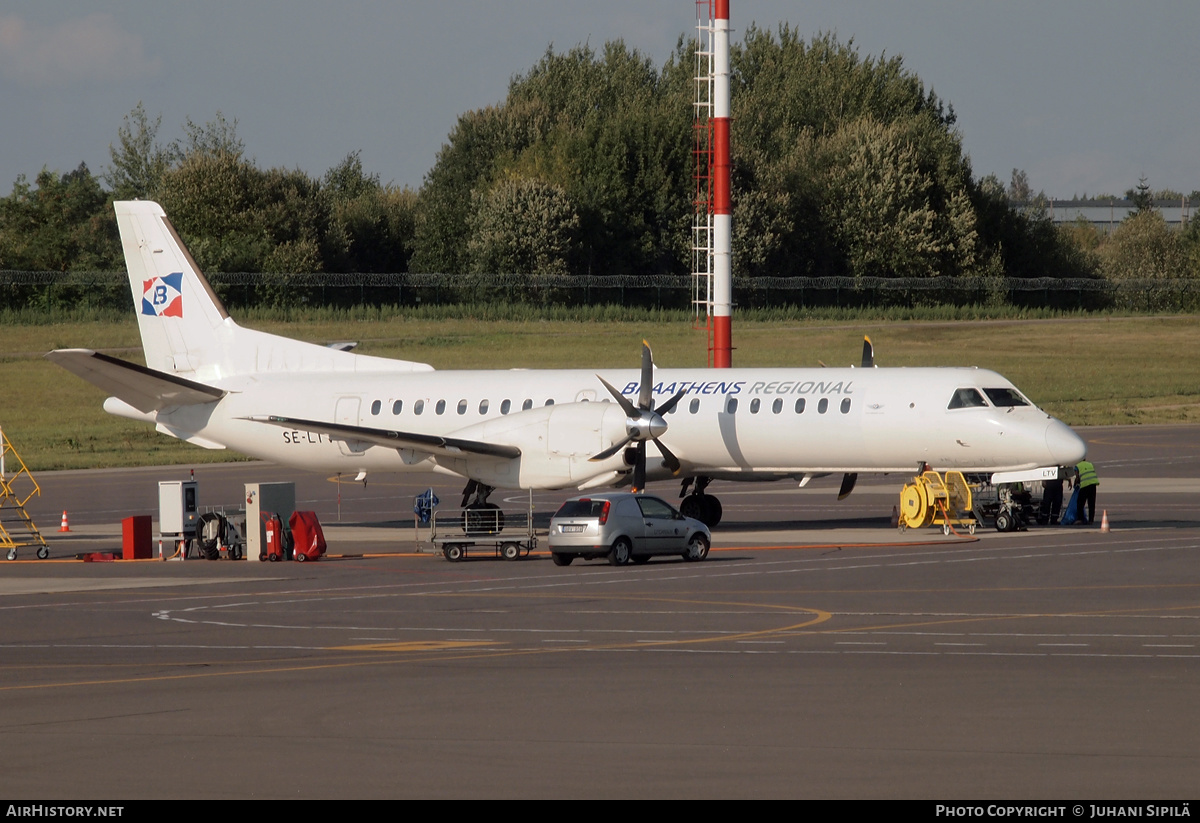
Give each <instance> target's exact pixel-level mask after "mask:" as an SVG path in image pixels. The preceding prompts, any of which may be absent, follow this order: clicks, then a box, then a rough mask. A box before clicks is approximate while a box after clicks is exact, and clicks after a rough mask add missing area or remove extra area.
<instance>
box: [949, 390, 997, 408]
mask: <svg viewBox="0 0 1200 823" xmlns="http://www.w3.org/2000/svg"><path fill="white" fill-rule="evenodd" d="M986 405H987V401H986V400H984V399H983V395H982V394H980V393H979V390H978V389H955V390H954V396H953V397H951V398H950V405H949V406H947V407H946V408H948V409H970V408H973V407H975V406H986Z"/></svg>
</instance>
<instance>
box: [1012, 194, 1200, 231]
mask: <svg viewBox="0 0 1200 823" xmlns="http://www.w3.org/2000/svg"><path fill="white" fill-rule="evenodd" d="M1011 205H1012V207H1013V208H1014V209H1017V210H1020V209H1022V208H1024V207H1025V204H1024V203H1019V202H1013V203H1012V204H1011ZM1154 208H1155V210H1156V211H1158V212H1159V213H1160V214H1161V215H1162V216H1163V219H1164V220H1166V221H1167V225H1168V226H1169V227H1171V228H1173V229H1178V228H1182V227H1183V226H1185V225H1187V223H1188V221H1189V220H1191V219H1193V218H1194V217H1195V213H1196V211H1197V209H1200V203H1196V202H1195V201H1186V200H1184V201H1182V202H1181V201H1179V200H1155V201H1154ZM1135 211H1137V206H1135V205H1134V204H1133V201H1132V200H1128V199H1125V198H1121V199H1119V200H1118V199H1113V200H1107V201H1102V200H1049V201H1047V203H1046V216H1047V217H1049V218H1050V219H1051V220H1052V221H1053V222H1054V223H1056V224H1064V223H1074V222H1076V221H1077V220H1080V219H1083V220H1086V221H1087V222H1089V223H1091V224H1092V225H1093V226H1095V227H1096V228H1097V229H1099V230H1100V231H1103V232H1110V231H1112V230H1113V229H1115V228H1116V227H1117V226H1119V225H1120V224H1121V221H1122V220H1124V219H1125V218H1126V217H1129V215H1131V214H1133V213H1134V212H1135Z"/></svg>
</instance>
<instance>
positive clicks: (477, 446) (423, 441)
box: [245, 415, 521, 458]
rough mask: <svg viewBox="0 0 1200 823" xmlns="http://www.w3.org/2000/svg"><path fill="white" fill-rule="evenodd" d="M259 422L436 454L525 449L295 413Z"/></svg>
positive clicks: (504, 454)
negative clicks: (300, 417) (303, 416)
mask: <svg viewBox="0 0 1200 823" xmlns="http://www.w3.org/2000/svg"><path fill="white" fill-rule="evenodd" d="M245 419H247V420H254V421H256V422H258V423H270V424H271V425H273V426H280V427H282V428H285V429H300V430H301V431H310V432H314V433H316V434H325V435H328V436H329V437H332V438H334V439H336V440H360V441H362V442H364V443H374V444H375V445H377V446H387V447H388V448H390V449H415V450H417V451H422V452H427V453H429V454H433V455H439V456H447V457H461V456H462V455H463V454H478V455H482V456H484V457H500V458H512V457H520V456H521V450H520V449H518V448H516V447H515V446H505V445H501V444H499V443H484V442H481V441H479V440H464V439H461V438H457V437H444V436H442V435H437V434H417V433H415V432H401V431H393V430H391V429H372V428H368V427H366V426H348V425H346V424H344V423H322V422H320V421H317V420H300V419H297V418H295V417H277V416H276V415H270V416H267V417H248V418H245Z"/></svg>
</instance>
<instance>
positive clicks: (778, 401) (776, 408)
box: [771, 397, 783, 414]
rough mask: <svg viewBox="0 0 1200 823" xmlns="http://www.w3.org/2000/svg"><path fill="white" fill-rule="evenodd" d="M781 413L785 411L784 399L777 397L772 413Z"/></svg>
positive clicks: (772, 405)
mask: <svg viewBox="0 0 1200 823" xmlns="http://www.w3.org/2000/svg"><path fill="white" fill-rule="evenodd" d="M781 411H783V398H782V397H776V398H775V402H774V403H772V404H771V413H772V414H779V413H780V412H781Z"/></svg>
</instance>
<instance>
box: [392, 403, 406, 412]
mask: <svg viewBox="0 0 1200 823" xmlns="http://www.w3.org/2000/svg"><path fill="white" fill-rule="evenodd" d="M402 411H404V401H403V400H397V401H396V402H395V403H393V404H392V414H399V413H400V412H402Z"/></svg>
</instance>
